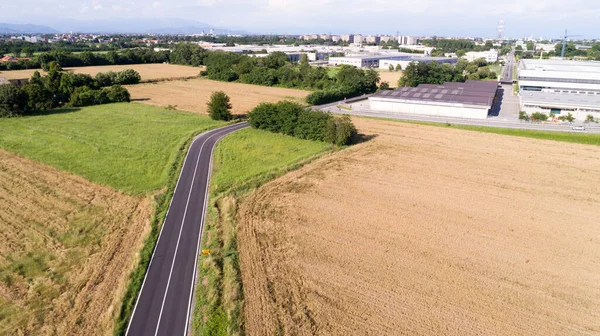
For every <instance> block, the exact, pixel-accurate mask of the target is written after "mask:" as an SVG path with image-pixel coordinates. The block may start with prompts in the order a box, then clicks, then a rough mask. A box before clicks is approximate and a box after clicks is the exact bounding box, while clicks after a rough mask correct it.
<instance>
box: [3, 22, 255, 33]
mask: <svg viewBox="0 0 600 336" xmlns="http://www.w3.org/2000/svg"><path fill="white" fill-rule="evenodd" d="M54 20H56V21H54ZM44 23H45V24H48V25H49V26H52V27H54V28H51V27H49V26H42V25H34V24H12V23H0V34H34V33H38V34H54V33H69V32H73V33H99V34H102V33H104V34H110V33H124V34H127V33H133V34H200V33H202V32H205V33H208V32H209V31H210V30H211V29H213V30H214V32H215V33H216V34H246V32H243V31H239V30H229V29H224V28H219V27H214V26H211V25H208V24H206V23H203V22H198V21H194V20H182V19H171V18H164V19H145V18H139V19H104V20H85V21H84V20H72V19H61V20H58V19H48V21H47V22H44Z"/></svg>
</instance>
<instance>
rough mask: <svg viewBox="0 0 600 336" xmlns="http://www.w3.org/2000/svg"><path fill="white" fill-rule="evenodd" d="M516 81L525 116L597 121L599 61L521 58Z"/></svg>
mask: <svg viewBox="0 0 600 336" xmlns="http://www.w3.org/2000/svg"><path fill="white" fill-rule="evenodd" d="M518 79H519V96H520V100H521V110H523V111H525V112H527V113H529V114H531V113H534V112H544V113H547V114H549V115H550V116H554V117H557V116H561V115H566V114H568V113H571V114H572V115H573V116H575V118H576V119H577V120H580V121H582V120H585V118H586V117H587V115H589V114H591V115H592V116H594V117H595V118H600V62H586V61H569V60H535V59H524V60H521V64H520V65H519V72H518Z"/></svg>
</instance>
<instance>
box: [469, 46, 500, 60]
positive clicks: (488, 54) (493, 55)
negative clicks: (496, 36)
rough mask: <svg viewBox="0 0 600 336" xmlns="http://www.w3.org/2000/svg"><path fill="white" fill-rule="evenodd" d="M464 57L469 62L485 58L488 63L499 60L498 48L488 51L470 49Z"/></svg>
mask: <svg viewBox="0 0 600 336" xmlns="http://www.w3.org/2000/svg"><path fill="white" fill-rule="evenodd" d="M464 58H465V59H466V60H467V61H469V62H473V61H474V60H476V59H478V58H483V59H485V60H486V62H488V63H494V62H496V61H498V50H495V49H491V50H488V51H469V52H468V53H466V54H465V56H464Z"/></svg>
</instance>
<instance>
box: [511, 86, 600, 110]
mask: <svg viewBox="0 0 600 336" xmlns="http://www.w3.org/2000/svg"><path fill="white" fill-rule="evenodd" d="M520 96H521V101H522V102H523V103H526V104H531V103H536V104H538V105H539V104H548V105H552V104H555V105H556V106H557V107H558V106H559V105H562V106H574V107H575V106H581V107H594V108H600V94H579V93H562V92H542V91H527V90H521V92H520Z"/></svg>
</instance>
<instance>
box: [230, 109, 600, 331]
mask: <svg viewBox="0 0 600 336" xmlns="http://www.w3.org/2000/svg"><path fill="white" fill-rule="evenodd" d="M355 122H356V124H357V126H358V128H359V129H360V130H361V131H362V132H364V133H367V134H375V135H377V137H376V138H374V139H373V140H371V141H369V142H367V143H364V144H361V145H357V146H354V147H353V148H350V149H348V150H345V151H342V152H339V153H336V154H334V155H331V156H328V157H326V158H323V159H320V160H318V161H316V162H315V163H313V164H311V165H308V166H306V167H304V168H303V169H301V170H299V171H296V172H293V173H291V174H288V175H286V176H284V177H282V178H280V179H277V180H275V181H273V182H272V183H269V184H267V185H265V186H263V187H261V188H260V189H259V190H258V191H257V192H256V193H255V194H254V195H253V196H251V197H250V198H249V199H247V200H246V201H245V202H244V203H243V204H242V205H241V206H240V211H239V217H238V220H239V228H240V232H239V236H238V239H239V249H240V260H241V268H242V278H243V283H244V297H245V307H244V314H245V318H246V329H247V334H248V335H276V334H281V333H283V334H286V335H313V334H319V335H483V334H487V335H594V334H599V333H600V259H599V258H598V256H599V255H600V226H599V225H598V223H600V192H598V191H599V190H600V148H598V147H594V146H586V145H575V144H565V143H558V142H551V141H543V140H534V139H527V138H518V137H508V136H501V135H494V134H486V133H477V132H470V131H461V130H454V129H444V128H438V127H429V126H421V125H411V124H404V123H396V122H386V121H376V120H366V119H355Z"/></svg>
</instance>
